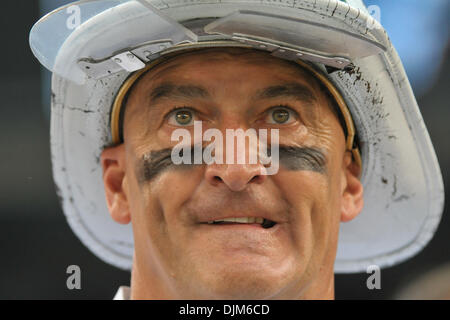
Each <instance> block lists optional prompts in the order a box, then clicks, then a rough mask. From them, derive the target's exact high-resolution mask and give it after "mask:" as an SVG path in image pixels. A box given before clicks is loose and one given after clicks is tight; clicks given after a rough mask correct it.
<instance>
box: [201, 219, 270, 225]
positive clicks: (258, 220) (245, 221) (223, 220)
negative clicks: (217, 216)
mask: <svg viewBox="0 0 450 320" xmlns="http://www.w3.org/2000/svg"><path fill="white" fill-rule="evenodd" d="M220 222H235V223H259V224H262V223H263V222H264V218H261V217H256V218H255V217H239V218H225V219H221V220H214V221H209V222H208V224H213V223H220Z"/></svg>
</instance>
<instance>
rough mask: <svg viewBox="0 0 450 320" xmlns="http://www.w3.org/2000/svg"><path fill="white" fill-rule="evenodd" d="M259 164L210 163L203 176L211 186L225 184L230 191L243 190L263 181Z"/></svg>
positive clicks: (264, 176) (261, 167)
mask: <svg viewBox="0 0 450 320" xmlns="http://www.w3.org/2000/svg"><path fill="white" fill-rule="evenodd" d="M261 169H263V166H262V165H260V164H211V165H207V168H206V172H205V178H206V180H207V181H208V183H210V184H211V185H213V186H219V185H221V184H225V185H226V186H227V187H228V188H229V189H230V190H231V191H235V192H239V191H243V190H245V189H246V188H247V187H248V186H249V185H250V184H261V183H263V182H264V181H265V179H266V175H264V170H261Z"/></svg>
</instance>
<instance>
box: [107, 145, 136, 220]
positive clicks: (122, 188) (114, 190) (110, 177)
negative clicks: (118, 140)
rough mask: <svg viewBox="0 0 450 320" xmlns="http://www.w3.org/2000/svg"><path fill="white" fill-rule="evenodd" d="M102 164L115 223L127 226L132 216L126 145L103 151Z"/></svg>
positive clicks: (109, 205)
mask: <svg viewBox="0 0 450 320" xmlns="http://www.w3.org/2000/svg"><path fill="white" fill-rule="evenodd" d="M101 164H102V168H103V184H104V187H105V194H106V204H107V206H108V210H109V213H110V214H111V217H112V218H113V220H114V221H116V222H118V223H121V224H127V223H129V222H130V221H131V215H130V210H129V205H128V200H127V194H126V178H125V177H126V176H125V147H124V145H123V144H121V145H118V146H115V147H110V148H107V149H105V150H103V152H102V155H101Z"/></svg>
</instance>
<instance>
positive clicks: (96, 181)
mask: <svg viewBox="0 0 450 320" xmlns="http://www.w3.org/2000/svg"><path fill="white" fill-rule="evenodd" d="M346 2H349V3H346ZM78 5H79V9H80V12H83V11H85V12H88V13H89V14H88V16H89V17H90V18H89V19H87V20H86V21H83V23H81V24H80V25H79V26H77V27H76V28H74V29H73V30H69V31H65V32H62V33H60V34H58V37H56V38H51V39H50V40H49V36H48V34H46V32H50V30H53V29H55V28H56V27H57V25H58V24H60V23H61V21H65V20H64V19H66V15H67V13H66V12H65V10H59V11H55V12H54V13H52V14H50V15H49V16H47V17H46V18H45V19H42V20H41V21H40V22H38V23H37V24H36V25H35V27H34V28H33V30H32V33H31V37H30V42H31V46H32V49H33V51H34V53H35V55H36V56H37V57H38V58H39V59H40V61H41V62H42V63H43V64H44V65H46V66H47V67H48V68H49V69H51V70H52V71H53V73H54V77H53V84H52V90H53V101H52V154H53V167H54V175H55V181H56V183H57V185H58V187H59V192H60V195H61V198H62V200H63V207H64V211H65V213H66V215H67V217H68V221H69V223H70V225H71V226H72V228H73V229H74V230H75V232H76V233H77V235H79V237H80V238H81V239H82V241H83V242H85V243H86V245H87V246H88V247H89V248H90V249H91V250H92V251H93V252H95V253H96V254H98V255H99V256H100V257H101V258H103V259H104V260H105V261H107V262H109V263H112V264H114V265H116V266H119V267H122V268H130V267H131V268H132V276H131V290H130V291H129V298H131V299H208V298H214V299H236V298H237V299H321V298H325V299H331V298H333V297H334V282H333V277H334V272H335V271H336V272H358V271H362V270H364V271H365V270H366V268H367V267H369V266H370V265H378V266H381V267H382V266H388V265H392V264H394V263H398V262H400V261H402V260H404V259H406V258H408V257H410V256H411V255H413V254H415V253H416V252H417V251H418V250H420V249H421V248H422V247H423V246H424V245H425V244H426V243H427V242H428V241H429V239H430V238H431V236H432V234H433V233H434V230H435V228H436V226H437V223H438V222H439V219H440V215H441V212H442V201H443V196H442V195H443V191H442V181H441V176H440V172H439V167H438V165H437V162H436V158H435V155H434V150H433V148H432V145H431V143H430V141H429V138H428V135H427V132H426V129H425V128H424V126H423V123H422V122H421V116H420V113H419V111H418V108H417V105H416V102H415V99H414V96H413V95H412V92H411V90H410V87H409V83H408V81H407V78H406V75H405V74H404V71H403V68H402V67H401V63H400V62H399V60H398V57H397V55H396V53H395V50H394V49H393V48H392V45H391V44H390V42H389V40H388V39H387V37H386V35H385V33H384V30H383V29H382V28H381V26H379V25H378V24H377V23H376V22H374V21H372V20H370V19H371V18H370V16H368V14H367V12H366V11H365V8H364V6H363V4H362V3H361V2H360V1H343V2H342V1H333V0H330V1H328V0H326V1H318V0H316V1H300V2H298V3H295V4H294V3H292V2H290V1H279V2H278V1H277V2H271V1H268V2H267V3H260V2H259V1H258V2H257V1H230V2H227V3H215V2H214V1H211V2H207V1H206V2H205V1H190V2H184V1H171V2H168V3H167V4H166V3H165V2H164V3H163V2H159V1H117V3H114V4H108V5H106V4H105V2H104V1H94V2H88V3H79V4H78ZM108 6H111V8H109V7H108ZM105 7H106V9H105ZM43 35H44V36H43ZM50 42H51V43H50ZM55 43H56V45H55ZM51 44H52V45H51ZM49 48H50V49H49ZM55 48H56V49H55ZM198 125H200V127H201V128H200V129H199V128H198ZM355 129H356V130H355ZM179 130H182V131H179ZM183 130H184V131H183ZM210 130H211V131H210ZM229 130H234V132H237V131H239V130H242V131H245V132H258V134H257V140H255V141H257V142H258V143H259V147H261V145H264V143H263V144H261V143H260V142H261V140H264V139H263V135H262V133H264V134H267V136H268V137H267V138H268V139H267V141H270V142H268V143H267V144H268V146H267V147H268V150H270V152H267V155H266V157H265V158H267V156H269V158H270V160H271V162H270V163H269V164H270V165H275V166H274V167H275V168H276V170H275V171H273V172H269V170H268V167H269V164H268V163H266V162H264V161H261V160H262V158H259V160H260V161H257V162H252V161H250V154H251V152H252V150H253V151H254V150H255V147H254V145H253V144H252V143H251V142H250V141H251V137H250V136H251V134H250V135H249V137H248V141H249V143H248V144H245V146H244V147H242V145H241V146H240V147H239V145H238V144H236V145H232V146H231V147H229V139H228V138H229V135H228V133H229V132H230V131H229ZM247 130H250V131H247ZM251 130H254V131H251ZM261 130H263V131H261ZM264 130H266V131H264ZM180 132H181V133H182V135H180V134H179V133H180ZM207 132H209V139H208V137H207V136H208V134H207ZM261 132H262V133H261ZM181 136H183V137H188V138H192V137H193V141H192V139H190V140H189V141H188V142H186V141H184V139H183V141H182V142H183V143H180V140H181V139H177V138H180V137H181ZM212 136H214V137H215V138H214V139H211V137H212ZM224 136H225V137H226V138H227V139H225V141H223V144H219V146H220V145H222V147H217V148H214V150H213V152H210V154H209V155H210V156H211V157H212V158H214V160H215V161H209V160H211V157H210V158H209V160H208V159H200V160H207V161H198V160H199V159H198V157H197V156H198V155H200V158H201V157H202V156H203V158H205V155H208V152H205V151H207V150H208V149H207V148H208V145H209V143H210V142H211V140H214V143H215V144H216V146H218V145H217V143H218V142H219V140H221V139H220V137H224ZM174 137H175V139H174ZM233 139H234V138H233ZM179 146H181V147H182V148H181V149H177V148H178V147H179ZM174 150H176V151H174ZM199 150H200V151H199ZM256 150H261V149H258V148H256ZM210 151H211V150H210ZM256 153H257V155H258V156H259V155H260V152H259V151H256ZM230 155H231V156H230ZM242 155H243V160H244V161H243V162H239V161H235V162H234V161H231V162H229V161H227V162H225V161H224V159H227V160H235V159H237V158H238V157H239V156H242ZM180 158H182V159H183V160H184V161H182V162H181V163H180V162H179V161H178V160H179V159H180ZM206 158H208V157H206ZM263 158H264V157H263ZM186 160H187V161H186ZM190 160H194V161H190ZM102 182H103V186H102ZM363 186H364V188H363ZM363 189H364V201H363ZM103 191H104V192H103ZM105 196H106V203H105V200H104V199H105ZM363 202H364V209H363ZM105 204H106V205H105ZM106 208H107V209H106ZM107 211H109V213H110V217H112V219H111V218H110V217H108V214H107ZM360 213H361V215H359V214H360ZM358 215H359V216H358ZM357 216H358V217H357ZM356 217H357V218H356ZM113 221H114V222H113ZM350 221H351V222H350ZM340 222H348V223H345V224H340ZM130 225H131V227H132V229H130ZM340 228H341V229H340ZM131 231H132V232H131ZM338 244H339V245H338ZM119 295H121V297H122V298H126V296H125V295H126V292H124V291H123V292H119Z"/></svg>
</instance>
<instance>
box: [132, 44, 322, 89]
mask: <svg viewBox="0 0 450 320" xmlns="http://www.w3.org/2000/svg"><path fill="white" fill-rule="evenodd" d="M249 80H251V81H249ZM288 80H295V81H297V82H302V83H304V84H306V85H307V86H309V87H310V88H311V89H312V90H314V89H317V88H318V86H317V83H316V80H315V79H314V77H313V76H312V75H310V74H309V73H308V72H307V71H305V70H303V69H302V68H301V67H300V66H298V65H297V64H295V63H294V62H290V61H286V60H282V59H279V58H276V57H273V56H271V55H270V53H268V52H265V51H259V50H254V49H245V48H210V49H201V50H196V51H192V52H187V53H183V54H180V55H178V56H175V57H172V58H169V60H167V61H165V62H163V63H161V64H159V65H157V66H156V67H154V68H152V69H151V70H149V71H148V72H147V73H146V74H145V75H144V76H142V77H141V79H140V80H139V81H138V83H137V85H136V87H138V88H139V87H140V88H141V89H147V90H148V89H150V88H151V87H154V86H157V85H160V84H161V83H163V82H168V81H170V82H171V83H181V82H184V83H186V82H190V83H193V82H203V84H207V86H208V87H209V88H210V89H214V87H217V86H219V87H220V86H222V87H223V86H232V85H233V84H234V85H235V86H238V85H239V86H242V84H244V85H245V88H246V89H251V87H255V88H254V89H256V87H257V86H258V85H263V84H265V83H270V82H277V81H288Z"/></svg>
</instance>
